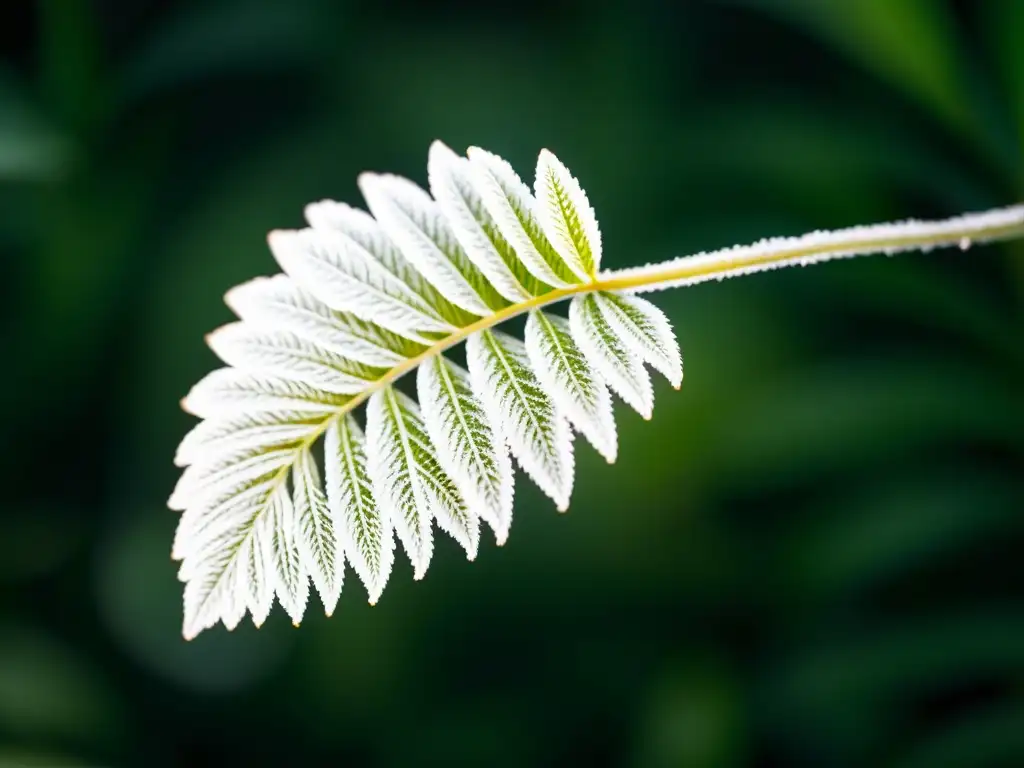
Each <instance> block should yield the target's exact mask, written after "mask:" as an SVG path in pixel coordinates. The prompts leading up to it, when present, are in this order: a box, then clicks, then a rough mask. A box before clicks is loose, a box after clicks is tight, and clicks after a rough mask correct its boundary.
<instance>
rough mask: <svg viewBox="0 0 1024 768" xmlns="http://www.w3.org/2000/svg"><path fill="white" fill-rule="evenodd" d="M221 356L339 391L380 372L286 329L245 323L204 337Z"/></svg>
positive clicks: (351, 390)
mask: <svg viewBox="0 0 1024 768" xmlns="http://www.w3.org/2000/svg"><path fill="white" fill-rule="evenodd" d="M206 343H207V344H209V346H210V349H212V350H213V352H214V354H216V355H217V357H219V358H220V359H221V360H223V361H224V362H225V363H227V364H228V365H230V366H233V367H234V368H236V369H238V370H240V371H248V372H250V373H259V374H266V375H268V376H278V377H280V378H282V379H285V380H288V381H295V382H299V383H301V384H306V385H308V386H310V387H315V388H317V389H322V390H324V391H325V392H333V393H335V394H339V395H354V394H357V393H359V392H362V391H363V390H364V389H366V386H367V384H369V383H370V382H371V381H373V380H374V379H376V378H378V375H379V373H378V372H377V371H376V370H375V369H373V368H370V367H369V366H364V365H362V364H360V363H356V362H355V361H353V360H349V359H348V358H345V357H342V356H341V355H339V354H337V353H336V352H331V351H330V350H328V349H324V348H323V347H320V346H317V345H316V344H313V343H312V342H309V341H306V340H305V339H301V338H299V337H298V336H296V335H295V334H293V333H289V332H288V331H269V332H268V331H262V330H260V329H259V328H254V327H252V326H251V325H249V324H248V323H228V324H227V325H224V326H221V327H220V328H218V329H217V330H215V331H213V332H212V333H210V334H209V335H208V336H207V337H206Z"/></svg>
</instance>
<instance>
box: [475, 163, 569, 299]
mask: <svg viewBox="0 0 1024 768" xmlns="http://www.w3.org/2000/svg"><path fill="white" fill-rule="evenodd" d="M466 154H467V155H468V156H469V161H470V163H471V164H472V168H473V173H474V176H475V177H476V188H477V190H478V191H479V192H480V195H481V197H482V198H483V201H484V206H485V207H486V208H487V212H488V213H489V214H490V215H491V217H492V218H493V219H494V221H495V223H496V224H497V225H498V229H499V230H500V231H501V234H502V235H503V236H504V238H505V239H506V240H508V241H509V242H510V243H512V246H513V247H514V248H515V249H516V255H517V256H518V257H519V260H520V261H522V262H523V265H524V266H525V267H526V269H528V270H529V271H530V273H531V274H533V275H534V277H536V278H537V279H538V280H541V281H543V282H545V283H547V284H548V285H553V286H556V287H565V286H568V285H572V284H573V283H575V282H577V281H576V280H575V279H573V280H569V279H566V278H564V277H562V276H560V275H558V274H556V272H555V271H554V269H553V268H552V265H551V264H550V263H549V261H548V258H545V255H544V254H543V253H542V252H541V251H542V250H547V251H549V252H550V253H552V254H553V250H554V249H553V246H552V245H551V243H550V242H548V240H547V238H546V237H545V235H544V232H543V230H542V229H541V226H540V222H539V221H538V220H537V214H536V201H535V200H534V198H533V195H531V194H530V189H529V187H527V186H526V184H524V183H523V180H522V179H520V178H519V175H518V174H517V173H516V172H515V171H514V170H512V166H511V165H509V164H508V163H507V162H505V161H504V160H502V159H501V158H500V157H498V156H497V155H494V154H492V153H490V152H488V151H486V150H483V149H480V148H479V147H470V148H469V149H468V150H467V151H466ZM549 258H550V256H549ZM554 258H560V257H558V256H555V257H554Z"/></svg>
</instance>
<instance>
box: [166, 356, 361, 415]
mask: <svg viewBox="0 0 1024 768" xmlns="http://www.w3.org/2000/svg"><path fill="white" fill-rule="evenodd" d="M351 399H352V398H351V396H349V395H342V394H339V393H337V392H324V391H323V390H322V389H318V388H317V387H312V386H310V385H308V384H303V383H302V382H298V381H289V380H287V379H282V378H280V377H276V376H267V375H264V374H255V373H249V372H248V371H242V370H239V369H237V368H218V369H217V370H215V371H213V372H211V373H208V374H207V375H206V376H205V377H203V378H202V379H200V381H199V383H198V384H196V385H195V386H194V387H192V389H191V391H189V393H188V395H187V396H186V397H185V399H184V400H183V401H182V408H184V409H185V411H186V412H187V413H191V414H193V415H195V416H199V417H201V418H227V417H233V416H238V415H242V414H246V415H254V414H257V413H274V412H278V411H293V410H294V411H316V412H319V413H322V414H324V415H328V414H331V413H334V412H335V411H337V409H338V408H340V407H342V406H343V405H345V403H347V402H348V401H349V400H351Z"/></svg>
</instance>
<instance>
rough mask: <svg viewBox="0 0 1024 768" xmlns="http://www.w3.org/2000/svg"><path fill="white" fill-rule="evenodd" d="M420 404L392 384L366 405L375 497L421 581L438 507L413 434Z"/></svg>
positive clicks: (369, 466) (431, 552)
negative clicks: (426, 483) (423, 479)
mask: <svg viewBox="0 0 1024 768" xmlns="http://www.w3.org/2000/svg"><path fill="white" fill-rule="evenodd" d="M415 408H416V404H415V403H413V402H412V401H411V400H410V399H409V398H408V397H406V396H405V395H403V394H402V393H400V392H396V391H395V390H394V389H392V388H391V387H385V388H384V389H382V390H379V391H377V392H374V394H373V395H372V396H371V397H370V400H369V402H368V403H367V406H366V456H367V466H368V468H369V471H370V477H371V479H372V483H373V496H374V498H375V499H376V500H377V503H378V504H379V505H380V506H381V507H382V508H383V509H384V510H385V513H386V514H387V516H388V517H389V518H390V519H391V520H392V521H393V522H394V526H395V532H396V533H397V534H398V540H399V541H400V542H402V546H403V547H404V549H405V553H406V555H407V556H408V557H409V560H410V562H411V563H412V567H413V578H414V579H421V578H423V575H424V574H425V573H426V571H427V566H428V565H429V564H430V558H431V556H432V555H433V552H434V541H433V538H432V534H431V531H430V523H431V519H432V517H433V513H434V510H433V508H432V506H431V504H430V501H429V500H428V498H427V494H426V491H425V489H424V488H423V483H422V482H421V480H420V472H419V469H418V467H417V460H418V458H419V451H418V446H417V444H415V443H414V442H413V440H412V437H411V436H410V422H411V428H412V429H415V428H416V427H417V426H419V427H420V428H421V429H422V424H421V422H420V420H419V418H418V414H416V415H415V417H414V416H413V409H415Z"/></svg>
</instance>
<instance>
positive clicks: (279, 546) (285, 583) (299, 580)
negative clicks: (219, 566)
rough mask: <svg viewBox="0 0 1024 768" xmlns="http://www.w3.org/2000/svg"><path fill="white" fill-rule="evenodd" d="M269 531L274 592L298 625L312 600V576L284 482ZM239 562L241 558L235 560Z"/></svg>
mask: <svg viewBox="0 0 1024 768" xmlns="http://www.w3.org/2000/svg"><path fill="white" fill-rule="evenodd" d="M266 515H267V516H268V517H267V519H268V521H269V531H268V536H267V541H266V542H265V546H267V548H268V552H269V555H270V563H271V565H272V567H273V574H274V578H273V581H274V593H275V594H276V595H277V599H278V600H279V601H280V602H281V605H282V606H283V607H284V609H285V611H286V612H287V613H288V616H289V617H290V618H291V620H292V623H293V624H295V626H298V625H299V622H301V621H302V614H303V613H305V611H306V602H307V601H308V600H309V576H308V575H307V574H306V568H305V564H304V563H303V562H302V557H301V555H300V553H299V545H298V537H297V535H296V533H297V531H296V525H295V507H294V506H293V505H292V499H291V497H290V496H289V495H288V489H287V487H286V486H285V485H284V484H283V483H282V484H281V485H280V486H278V487H277V489H276V490H275V491H274V493H273V494H271V497H270V506H269V508H268V510H267V512H266ZM233 562H234V563H238V557H237V556H236V557H235V558H234V560H233Z"/></svg>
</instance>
